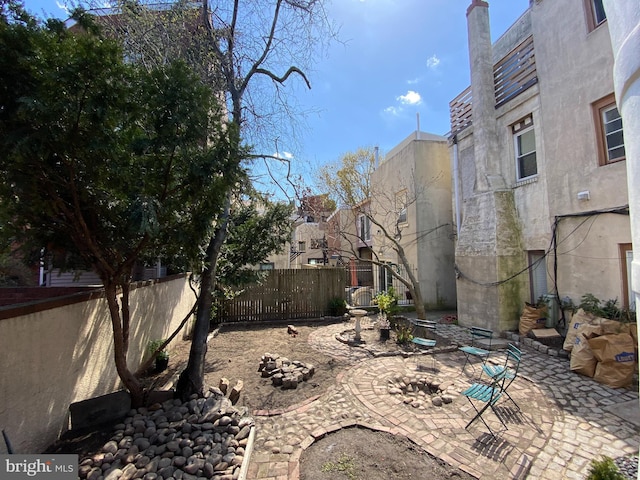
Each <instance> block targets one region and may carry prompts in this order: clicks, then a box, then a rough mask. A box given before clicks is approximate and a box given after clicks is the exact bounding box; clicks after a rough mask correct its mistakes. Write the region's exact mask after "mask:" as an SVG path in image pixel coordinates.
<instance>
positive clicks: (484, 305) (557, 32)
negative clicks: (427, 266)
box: [450, 0, 633, 330]
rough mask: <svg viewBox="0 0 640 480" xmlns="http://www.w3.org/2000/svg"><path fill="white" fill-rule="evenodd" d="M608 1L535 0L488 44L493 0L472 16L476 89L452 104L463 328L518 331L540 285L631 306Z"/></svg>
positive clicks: (475, 4) (476, 6)
mask: <svg viewBox="0 0 640 480" xmlns="http://www.w3.org/2000/svg"><path fill="white" fill-rule="evenodd" d="M600 7H601V1H598V0H584V1H581V2H576V1H572V0H556V1H554V2H549V1H535V2H534V1H532V2H531V3H530V7H529V9H528V10H527V11H526V12H524V13H523V15H522V16H521V17H520V18H519V19H518V20H517V21H516V22H515V23H514V24H513V25H512V26H511V27H510V29H509V30H508V31H507V32H505V33H504V34H503V35H502V36H501V37H500V38H499V39H498V40H497V41H496V42H495V43H494V44H493V45H492V43H491V41H490V38H491V37H490V32H489V7H488V4H487V3H486V2H483V1H481V0H473V1H472V3H471V5H470V7H469V9H468V11H467V20H468V34H469V52H470V67H471V87H470V89H469V90H467V91H465V92H463V93H462V94H461V95H460V96H458V97H457V98H456V99H454V100H453V101H452V102H451V103H450V105H451V122H452V128H451V134H450V153H451V159H452V164H453V170H454V212H455V213H454V219H455V223H456V225H457V242H456V266H457V274H458V281H457V292H458V316H459V321H460V323H461V324H463V325H471V324H473V325H481V326H487V327H490V328H493V329H495V330H506V329H512V328H515V326H516V325H517V322H518V318H519V314H520V312H521V310H522V307H523V306H524V302H533V301H536V300H537V299H538V298H539V297H540V296H541V295H546V294H550V295H551V296H552V297H551V298H559V299H563V298H566V297H568V298H570V299H571V300H572V301H573V302H575V303H576V304H577V303H579V302H580V298H581V297H582V296H583V295H584V294H587V293H591V294H593V295H595V296H596V297H598V298H600V299H602V300H607V299H615V298H617V299H618V301H619V303H620V304H621V305H625V306H628V305H629V304H632V303H633V295H631V294H630V292H631V291H632V285H631V284H632V282H631V279H630V278H631V277H630V275H629V266H630V262H631V257H632V253H631V252H632V247H631V232H630V225H629V209H628V192H627V174H626V161H625V159H626V156H625V148H624V137H623V126H622V119H621V118H620V115H619V113H618V109H617V107H616V103H615V97H614V95H613V93H614V83H613V54H612V48H611V42H610V38H609V30H608V28H609V27H608V25H607V21H606V17H605V14H604V10H602V9H601V8H600ZM630 299H631V300H630ZM554 315H555V313H552V316H554ZM559 317H560V318H561V315H559ZM559 327H562V325H559Z"/></svg>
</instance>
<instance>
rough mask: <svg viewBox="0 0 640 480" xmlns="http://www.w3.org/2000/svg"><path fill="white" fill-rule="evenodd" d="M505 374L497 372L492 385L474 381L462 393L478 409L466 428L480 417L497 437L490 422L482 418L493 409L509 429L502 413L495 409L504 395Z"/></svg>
mask: <svg viewBox="0 0 640 480" xmlns="http://www.w3.org/2000/svg"><path fill="white" fill-rule="evenodd" d="M505 371H506V370H505ZM504 381H505V375H504V373H499V374H497V375H496V376H495V377H494V378H493V381H492V382H491V384H490V385H486V384H483V383H474V384H473V385H471V386H470V387H469V388H467V389H466V390H465V391H464V392H462V395H464V396H465V397H467V400H469V403H471V406H472V407H473V409H474V410H475V411H476V414H475V416H474V417H473V418H472V419H471V420H470V421H469V423H467V425H466V426H465V427H464V428H465V429H467V428H469V426H470V425H471V424H472V423H473V422H475V421H476V420H477V419H480V420H481V421H482V423H484V426H485V427H487V429H488V430H489V433H490V434H491V436H492V437H493V438H496V435H495V433H494V432H493V430H491V427H490V426H489V424H488V423H487V422H486V421H485V419H484V418H482V415H483V414H484V413H485V412H486V411H487V410H488V409H491V410H492V411H493V413H494V414H495V416H496V417H498V420H500V423H502V425H503V426H504V428H505V430H508V428H507V425H506V424H505V423H504V421H503V420H502V418H500V415H498V413H497V412H496V410H495V405H496V403H497V402H498V400H500V398H501V397H502V393H503V387H504Z"/></svg>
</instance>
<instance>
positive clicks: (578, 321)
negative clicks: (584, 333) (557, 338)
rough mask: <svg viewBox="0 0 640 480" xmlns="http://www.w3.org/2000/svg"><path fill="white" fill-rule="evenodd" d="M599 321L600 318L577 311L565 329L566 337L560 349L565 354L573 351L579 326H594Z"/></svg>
mask: <svg viewBox="0 0 640 480" xmlns="http://www.w3.org/2000/svg"><path fill="white" fill-rule="evenodd" d="M599 321H600V317H596V316H595V315H592V314H590V313H587V312H585V311H584V310H583V309H580V310H578V311H577V312H576V313H574V314H573V317H571V324H570V325H569V328H568V329H567V336H566V338H565V339H564V344H563V345H562V348H563V349H564V350H566V351H567V352H570V351H571V350H572V349H573V346H574V344H575V341H576V335H577V334H578V329H579V328H580V325H585V324H586V325H594V324H596V323H598V322H599Z"/></svg>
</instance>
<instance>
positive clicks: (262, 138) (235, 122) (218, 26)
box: [105, 0, 335, 398]
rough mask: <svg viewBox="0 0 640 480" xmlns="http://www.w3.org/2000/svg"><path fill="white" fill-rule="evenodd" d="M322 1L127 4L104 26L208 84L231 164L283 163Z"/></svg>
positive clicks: (207, 272)
mask: <svg viewBox="0 0 640 480" xmlns="http://www.w3.org/2000/svg"><path fill="white" fill-rule="evenodd" d="M325 3H326V2H325V0H225V1H220V2H215V3H213V2H212V3H210V2H209V1H208V0H202V3H201V4H200V8H199V14H198V15H197V16H196V15H194V12H195V9H194V8H193V3H189V2H186V1H184V0H180V1H178V2H176V3H171V4H167V5H162V6H144V5H142V4H140V3H139V2H135V1H134V2H131V1H129V0H126V1H121V2H119V3H118V5H117V7H116V9H115V12H116V13H117V15H108V16H106V19H107V20H109V22H105V23H106V24H107V25H109V26H111V28H112V29H113V30H112V31H113V32H114V34H117V35H119V36H125V38H128V40H127V41H126V42H125V53H126V54H127V55H129V56H130V58H131V59H132V60H134V61H136V60H137V61H141V62H144V63H145V64H151V63H153V62H165V61H166V60H167V58H168V57H169V56H171V57H173V56H178V57H180V58H183V59H184V60H185V61H187V63H189V64H191V65H192V66H194V68H196V70H197V71H198V72H199V73H200V75H201V77H202V78H205V79H207V81H208V82H210V83H213V84H214V85H215V86H216V87H217V89H218V90H219V91H220V92H221V96H224V100H225V103H226V105H227V111H228V121H229V128H230V129H231V130H232V134H234V135H235V138H236V142H237V144H236V147H237V148H236V149H235V150H234V152H235V154H234V157H233V158H232V159H231V163H233V164H236V165H244V166H245V167H249V162H248V160H249V159H253V160H255V158H256V156H259V157H261V158H263V159H269V160H275V161H280V162H282V161H286V160H284V159H282V158H281V157H280V156H278V155H273V154H272V152H273V151H274V149H275V150H276V151H277V150H278V148H277V145H278V138H280V137H281V136H282V135H283V134H284V132H287V133H288V134H289V133H290V132H291V131H294V130H295V116H296V115H295V112H296V108H295V105H293V104H292V103H291V100H292V99H293V97H292V96H291V95H290V93H291V91H292V90H291V89H292V88H295V85H296V84H297V85H302V86H304V87H305V88H311V84H310V81H309V78H308V76H307V71H308V69H309V68H310V66H311V65H312V63H313V60H314V59H315V58H316V56H317V55H318V54H319V53H318V52H321V50H322V47H323V46H326V44H327V42H329V41H330V40H332V39H333V38H335V35H334V28H333V25H331V23H330V22H329V20H328V17H327V14H326V11H325ZM118 15H121V16H120V17H119V16H118ZM122 15H124V16H126V18H125V17H123V16H122ZM292 84H293V85H292ZM241 142H245V143H249V144H251V145H253V146H255V147H257V148H260V149H262V150H263V152H262V153H261V154H259V155H251V156H249V155H247V152H246V150H244V149H242V148H241V147H240V145H241ZM265 152H269V153H268V154H267V153H265ZM253 165H255V162H254V163H253ZM286 180H287V179H285V181H286ZM226 194H227V201H226V203H225V206H224V208H223V209H222V211H218V212H215V213H212V219H211V221H212V224H214V225H215V229H214V233H213V234H212V236H211V237H210V240H209V242H208V244H207V245H203V248H202V249H203V251H205V252H206V253H205V256H204V258H203V265H204V266H203V269H202V271H201V274H200V278H201V285H200V295H199V297H198V308H197V313H196V322H195V326H194V332H193V340H192V345H191V353H190V357H189V364H188V366H187V368H186V370H185V371H184V372H182V374H181V376H180V380H179V382H178V390H179V393H180V395H181V396H182V397H183V398H186V397H188V396H190V395H191V394H193V393H199V394H201V393H202V390H203V387H204V360H205V355H206V351H207V345H206V339H207V334H208V329H209V321H210V318H211V309H212V302H213V290H214V288H215V285H216V266H217V261H218V257H219V255H220V249H221V247H222V245H223V244H224V242H225V239H226V237H227V228H228V224H229V215H230V209H231V208H232V198H233V189H229V190H228V191H227V192H226Z"/></svg>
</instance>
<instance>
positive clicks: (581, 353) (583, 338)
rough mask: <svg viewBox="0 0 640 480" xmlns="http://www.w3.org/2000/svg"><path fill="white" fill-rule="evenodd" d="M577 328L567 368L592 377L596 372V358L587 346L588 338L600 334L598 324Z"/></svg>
mask: <svg viewBox="0 0 640 480" xmlns="http://www.w3.org/2000/svg"><path fill="white" fill-rule="evenodd" d="M579 330H580V331H579V332H578V333H577V334H576V336H575V339H574V342H573V348H572V349H571V360H570V362H569V368H571V371H572V372H576V373H579V374H580V375H586V376H587V377H593V376H594V375H595V373H596V366H597V364H598V360H597V359H596V357H595V355H594V354H593V351H592V350H591V347H590V346H589V340H590V339H591V338H593V337H595V336H597V335H599V334H600V327H599V326H598V325H582V326H581V327H580V329H579Z"/></svg>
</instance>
